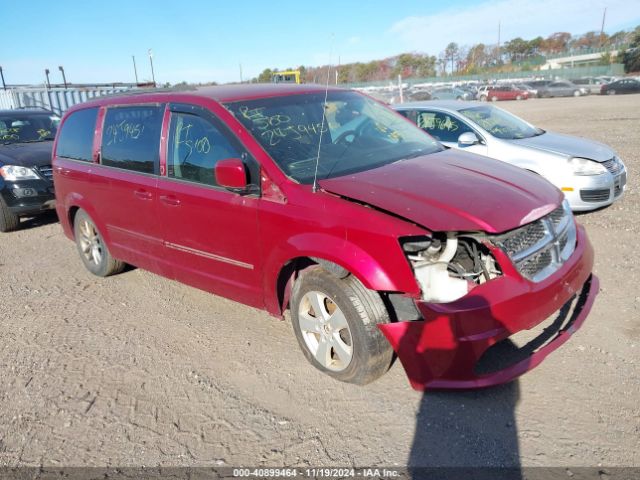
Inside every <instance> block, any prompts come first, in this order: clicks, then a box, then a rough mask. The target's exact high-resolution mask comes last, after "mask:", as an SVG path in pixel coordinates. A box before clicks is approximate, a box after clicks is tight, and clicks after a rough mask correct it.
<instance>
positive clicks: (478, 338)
mask: <svg viewBox="0 0 640 480" xmlns="http://www.w3.org/2000/svg"><path fill="white" fill-rule="evenodd" d="M592 267H593V248H592V247H591V244H590V243H589V240H588V239H587V236H586V234H585V232H584V229H583V228H582V227H579V229H578V243H577V247H576V252H575V253H574V255H573V257H572V258H571V259H570V261H569V262H567V264H566V265H565V266H564V268H563V269H562V270H560V271H558V272H556V273H555V274H554V275H552V276H551V277H549V278H548V279H546V280H544V281H542V282H540V283H532V282H529V281H528V280H525V279H523V278H521V277H520V278H517V277H514V276H510V275H505V276H503V277H502V278H500V279H497V280H493V281H491V282H488V283H485V284H482V285H480V286H478V287H476V288H475V289H473V290H472V291H471V293H470V294H469V295H467V296H466V297H463V298H462V299H460V300H458V301H456V302H452V303H449V304H442V305H436V304H429V303H426V302H416V303H417V306H418V308H419V310H420V312H421V313H422V315H423V318H424V320H423V321H416V322H397V323H393V324H387V325H380V326H379V328H380V330H382V332H383V333H384V335H385V336H386V337H387V339H388V340H389V342H390V343H391V345H392V346H393V348H394V349H395V350H396V352H397V354H398V357H399V358H400V361H401V362H402V365H403V366H404V368H405V371H406V372H407V376H408V377H409V380H410V382H411V385H412V386H413V387H414V388H415V389H417V390H424V389H426V388H477V387H488V386H492V385H497V384H501V383H505V382H508V381H510V380H513V379H514V378H516V377H517V376H519V375H521V374H522V373H524V372H526V371H528V370H531V369H532V368H534V367H535V366H537V365H538V364H539V363H540V362H541V361H542V360H543V359H544V357H546V356H547V355H548V354H549V353H550V352H551V351H553V350H555V349H556V348H558V347H559V346H560V345H562V344H563V343H564V342H565V341H566V340H567V339H568V337H569V335H571V334H572V333H573V332H575V331H576V330H577V329H578V328H580V327H581V326H582V323H583V322H584V320H585V318H586V316H587V314H588V313H589V310H590V309H591V306H592V304H593V301H594V299H595V296H596V294H597V292H598V280H597V278H596V277H592V276H591V269H592ZM583 288H586V289H587V290H588V292H586V294H587V299H586V302H585V303H584V305H583V306H582V309H581V311H580V313H579V315H578V316H577V318H576V319H575V320H574V322H573V324H572V325H571V327H570V328H569V329H568V330H567V331H566V332H563V333H561V334H560V335H559V336H558V337H557V338H556V339H555V340H554V341H552V342H551V343H549V344H547V345H546V346H545V347H543V348H541V349H540V350H538V351H537V352H536V353H534V354H533V355H532V356H530V357H529V358H527V359H526V360H523V361H521V362H519V363H516V364H515V365H511V366H510V367H508V368H506V369H504V370H500V371H498V372H495V373H492V374H488V375H476V374H475V373H474V367H475V366H476V364H477V362H478V361H479V360H480V358H481V357H482V355H483V353H484V352H485V351H486V350H487V349H488V348H489V347H491V346H492V345H494V344H496V343H497V342H499V341H500V340H503V339H505V338H507V337H509V336H510V335H512V334H514V333H516V332H519V331H521V330H525V329H530V328H532V327H534V326H535V325H537V324H539V323H540V322H541V321H542V320H544V319H545V318H547V317H549V316H551V315H552V314H554V312H557V311H558V310H559V309H560V308H561V307H562V306H563V305H564V304H565V303H566V302H567V301H568V300H570V299H571V297H572V296H573V295H574V294H576V293H578V292H580V291H581V290H582V289H583Z"/></svg>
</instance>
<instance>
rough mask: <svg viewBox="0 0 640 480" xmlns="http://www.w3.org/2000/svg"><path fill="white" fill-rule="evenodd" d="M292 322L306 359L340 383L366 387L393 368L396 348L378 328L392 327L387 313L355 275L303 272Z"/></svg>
mask: <svg viewBox="0 0 640 480" xmlns="http://www.w3.org/2000/svg"><path fill="white" fill-rule="evenodd" d="M291 322H292V326H293V331H294V333H295V335H296V338H297V340H298V343H299V345H300V348H301V349H302V353H303V354H304V356H305V357H306V358H307V360H308V361H309V362H310V363H311V364H312V365H313V366H314V367H316V368H317V369H318V370H320V371H321V372H324V373H326V374H327V375H329V376H331V377H333V378H335V379H336V380H339V381H341V382H347V383H354V384H357V385H365V384H367V383H370V382H372V381H374V380H376V379H377V378H379V377H380V376H382V375H383V374H384V373H385V372H386V371H387V370H388V369H389V367H390V366H391V361H392V359H393V349H392V348H391V345H389V342H388V341H387V340H386V338H385V337H384V335H382V332H380V330H379V329H378V327H377V325H378V324H381V323H389V314H388V312H387V309H386V307H385V305H384V303H383V301H382V298H381V297H380V295H379V294H378V293H377V292H375V291H372V290H369V289H367V288H366V287H365V286H364V285H362V283H361V282H360V281H359V280H358V279H357V278H356V277H354V276H353V275H349V276H347V277H345V278H342V279H340V278H338V277H337V276H335V275H333V274H331V273H329V272H327V271H325V270H323V269H322V268H314V269H312V270H308V271H307V272H305V273H304V274H303V275H302V276H301V277H300V278H298V280H297V281H296V282H295V284H294V287H293V292H292V296H291Z"/></svg>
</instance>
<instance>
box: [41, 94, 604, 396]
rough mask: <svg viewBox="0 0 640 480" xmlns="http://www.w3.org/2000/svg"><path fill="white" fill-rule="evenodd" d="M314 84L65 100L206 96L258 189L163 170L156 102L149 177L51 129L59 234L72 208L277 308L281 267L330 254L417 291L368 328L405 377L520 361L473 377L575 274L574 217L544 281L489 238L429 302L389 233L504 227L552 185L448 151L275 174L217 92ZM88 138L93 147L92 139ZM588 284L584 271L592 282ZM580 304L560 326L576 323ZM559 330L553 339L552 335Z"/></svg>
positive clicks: (563, 297)
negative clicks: (472, 274) (413, 310)
mask: <svg viewBox="0 0 640 480" xmlns="http://www.w3.org/2000/svg"><path fill="white" fill-rule="evenodd" d="M319 91H324V87H320V86H313V85H302V86H292V85H283V84H280V85H251V86H246V85H243V86H225V87H217V88H213V89H202V90H199V91H197V92H184V93H175V92H170V93H168V92H161V93H148V94H139V95H130V96H124V97H120V98H114V97H110V98H103V99H97V100H95V101H92V102H88V103H85V104H82V105H78V106H75V107H73V108H72V109H70V110H69V111H68V112H67V114H66V116H65V118H64V119H63V122H62V125H61V128H60V129H59V130H58V132H60V131H61V129H62V128H64V121H65V120H66V118H67V117H68V116H69V115H70V114H72V113H73V112H74V111H76V110H79V109H82V108H87V107H95V106H99V107H105V106H108V105H113V104H117V105H134V104H144V103H156V104H169V103H180V104H191V105H196V106H199V107H202V108H204V109H207V110H209V111H210V112H212V113H213V114H214V115H215V116H217V117H218V119H220V121H222V122H223V123H224V124H225V125H226V126H227V127H228V129H229V130H230V131H231V132H232V133H233V135H235V136H236V138H237V139H238V140H239V141H240V142H241V143H242V145H243V146H244V148H245V149H246V150H247V152H248V153H249V154H250V156H251V157H253V159H255V160H256V161H257V162H258V164H259V168H260V176H261V185H262V189H263V191H262V192H261V195H260V194H251V195H242V194H239V193H237V192H233V191H230V190H226V189H224V188H221V187H208V186H204V185H198V184H195V183H191V182H187V181H181V180H175V179H170V178H167V168H166V165H167V163H166V162H167V158H166V157H167V145H166V142H167V141H168V132H169V120H170V112H169V111H168V110H167V111H165V115H164V117H163V126H162V131H161V142H160V162H159V163H160V165H159V167H160V175H158V176H156V175H147V174H141V173H136V172H130V171H126V170H122V169H119V168H112V167H107V166H103V165H100V164H99V163H91V162H83V161H77V160H70V159H65V158H60V157H57V156H56V148H57V140H56V143H55V144H54V159H53V165H54V182H55V186H56V195H57V206H56V208H57V211H58V216H59V218H60V222H61V225H62V228H63V230H64V232H65V234H66V235H67V236H68V237H69V238H73V229H72V224H71V221H70V212H71V211H72V210H73V209H75V208H83V209H84V210H86V211H87V212H88V213H89V215H90V216H91V217H92V219H93V220H94V221H95V223H96V226H97V227H98V229H99V230H100V231H101V232H102V234H103V236H104V238H105V241H106V243H107V246H108V247H109V249H110V250H111V252H112V253H113V255H114V256H115V257H116V258H120V259H122V260H125V261H127V262H129V263H131V264H133V265H138V266H141V267H143V268H146V269H148V270H150V271H153V272H156V273H159V274H161V275H164V276H167V277H170V278H175V279H178V280H180V281H182V282H184V283H187V284H189V285H193V286H196V287H198V288H201V289H203V290H207V291H210V292H214V293H216V294H219V295H222V296H225V297H228V298H231V299H233V300H236V301H239V302H242V303H245V304H248V305H252V306H255V307H258V308H264V309H266V310H267V311H268V312H270V313H271V314H274V315H280V314H281V313H282V307H283V305H282V301H283V298H284V299H285V301H286V298H287V295H286V292H285V293H284V294H283V289H286V287H285V285H289V286H290V282H289V283H287V282H288V280H289V278H283V273H282V272H283V271H286V266H287V265H288V264H290V263H291V262H294V261H295V260H296V259H298V258H300V257H317V258H322V259H325V260H329V261H331V262H334V263H336V264H338V265H340V266H342V267H343V268H345V269H347V270H348V271H349V272H351V273H352V274H353V275H355V276H356V277H357V278H358V279H360V280H361V281H362V283H363V284H364V285H365V286H366V287H367V288H369V289H372V290H377V291H381V292H399V293H402V294H405V295H406V296H408V297H411V298H412V299H414V300H416V304H417V306H418V308H419V310H420V312H421V313H422V315H423V317H424V320H423V321H416V322H402V321H400V322H398V323H394V324H389V325H384V326H381V327H380V328H381V330H382V331H383V333H384V334H385V335H386V336H387V338H388V339H389V341H390V342H391V344H392V345H393V346H394V348H395V349H396V350H397V351H398V354H399V357H400V360H401V361H402V362H403V365H404V366H405V369H406V370H407V373H408V375H409V378H410V380H411V382H412V384H413V386H414V387H416V388H426V387H443V386H444V387H461V386H462V387H478V386H487V385H490V384H495V383H500V382H502V381H508V379H510V378H513V377H514V376H515V375H517V374H518V372H519V373H522V371H524V370H526V368H525V366H522V365H521V366H518V367H517V368H512V369H511V370H509V371H508V372H506V373H505V372H502V373H501V374H499V375H492V376H490V377H486V378H485V377H482V378H479V377H476V376H474V375H473V366H474V365H475V363H476V362H477V359H478V358H480V356H481V355H482V353H483V352H484V351H485V350H486V349H487V348H488V347H489V346H490V345H493V344H494V343H495V342H496V341H498V340H500V339H502V338H505V337H506V336H508V335H509V334H511V333H513V332H517V331H519V330H522V329H524V328H530V327H531V326H533V325H536V324H538V323H539V322H540V321H542V320H543V319H544V318H545V317H546V316H548V315H549V314H550V313H551V312H553V311H555V310H557V309H558V308H559V307H560V306H561V305H562V304H563V303H565V302H566V301H567V299H568V298H569V297H570V296H571V294H573V292H575V291H577V290H579V288H580V286H582V285H584V284H585V282H587V281H588V280H587V279H588V277H589V275H590V272H591V267H592V264H593V252H592V250H591V246H590V245H589V243H588V240H587V239H586V236H585V234H584V231H583V230H579V234H578V247H577V249H576V252H575V253H574V254H573V256H572V257H571V259H570V261H568V262H567V263H566V264H565V265H564V266H563V267H562V268H561V269H560V270H559V271H558V272H556V273H555V274H554V275H552V276H551V277H549V278H548V279H547V280H545V281H543V282H541V283H539V284H533V283H531V282H529V281H527V280H525V279H523V278H522V277H521V276H520V275H519V274H518V272H517V271H516V270H515V268H514V267H513V265H512V263H511V262H510V260H509V259H508V258H507V257H506V255H505V254H504V253H502V252H501V251H499V250H496V251H494V252H493V253H494V255H495V257H496V259H497V261H498V263H499V264H500V265H501V267H502V270H503V276H502V277H500V278H498V279H496V280H492V281H490V282H487V283H485V284H482V285H480V286H477V287H476V288H475V289H474V290H473V291H472V292H471V293H470V294H469V295H467V296H466V297H463V298H462V299H460V300H458V301H456V302H453V303H450V304H440V305H434V304H427V303H424V302H421V301H419V299H420V296H421V292H420V288H419V286H418V283H417V281H416V279H415V277H414V274H413V271H412V269H411V266H410V264H409V262H408V260H407V258H406V257H405V254H404V253H403V251H402V249H401V247H400V244H399V239H400V238H401V237H405V236H420V235H429V234H430V233H432V232H434V231H456V230H457V231H485V232H489V233H495V232H504V231H507V230H511V229H514V228H516V227H518V226H520V225H521V224H522V223H528V222H531V221H533V220H535V219H536V218H539V217H542V216H543V215H545V214H546V213H548V212H549V211H550V210H551V209H553V208H555V207H556V206H557V205H558V204H559V203H560V202H561V200H562V194H561V193H560V192H559V191H558V190H557V189H555V187H553V186H551V184H549V183H548V182H546V181H544V180H542V179H541V178H540V177H537V176H535V175H532V174H529V173H527V172H524V171H523V170H521V169H519V168H517V167H511V166H509V165H506V164H504V163H503V162H497V161H494V160H490V159H487V158H485V157H479V156H474V155H471V154H465V153H462V152H456V151H452V150H450V151H446V152H441V153H438V154H433V155H428V156H425V157H420V158H415V159H409V160H403V161H401V162H396V163H395V164H390V165H386V166H384V167H380V168H376V169H373V170H369V171H366V172H361V173H358V174H354V175H348V176H345V177H340V178H333V179H330V180H322V181H321V182H320V186H321V187H322V188H321V189H320V190H319V191H318V192H316V193H313V192H312V189H311V186H310V185H301V184H298V183H296V182H294V181H292V180H290V179H289V178H287V177H286V176H285V175H284V174H283V172H282V171H281V170H280V169H279V168H278V167H277V165H276V164H275V162H274V161H273V160H272V159H271V158H270V157H269V155H268V154H267V153H266V152H265V151H264V150H263V149H262V148H261V146H260V145H259V144H258V143H257V142H256V140H255V139H254V138H253V137H252V136H251V134H250V133H249V132H248V131H247V130H246V129H245V128H244V127H243V126H242V125H241V124H240V123H239V122H238V121H237V120H236V119H235V117H234V116H233V115H232V114H231V113H230V112H229V111H228V110H227V109H226V108H224V107H223V106H222V105H221V104H220V103H219V102H231V101H238V100H247V99H252V98H263V97H268V96H280V95H296V94H303V93H308V92H319ZM102 118H103V115H102V114H100V115H99V117H98V121H97V125H96V133H97V135H98V138H99V137H100V133H101V128H102ZM93 147H94V152H93V153H94V156H93V158H94V160H97V159H98V154H99V149H100V142H99V141H95V142H94V144H93ZM353 200H355V201H353ZM525 219H526V221H525ZM594 285H597V281H596V280H595V279H594V280H592V282H591V290H592V291H593V290H594V288H595V287H594ZM593 295H595V293H592V294H591V296H590V297H589V299H590V302H592V301H593ZM589 305H590V303H589ZM284 307H286V305H284ZM586 310H587V311H588V308H586ZM584 315H586V313H584ZM584 315H583V316H582V317H581V319H580V320H579V321H576V322H575V323H574V327H572V328H577V327H579V325H580V324H581V322H582V320H583V319H584ZM562 338H563V340H562V341H564V338H565V337H562ZM559 343H560V339H557V340H556V341H555V342H554V343H553V345H558V344H559ZM545 348H548V347H545ZM554 348H555V347H554ZM541 352H542V351H540V352H538V353H537V354H536V355H537V356H536V357H535V359H532V360H531V361H530V362H529V363H528V364H527V366H526V367H529V368H531V365H534V364H537V363H539V361H540V360H541V358H542V357H543V356H544V355H546V353H544V354H543V353H541ZM544 352H548V350H544Z"/></svg>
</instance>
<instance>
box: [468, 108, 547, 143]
mask: <svg viewBox="0 0 640 480" xmlns="http://www.w3.org/2000/svg"><path fill="white" fill-rule="evenodd" d="M460 113H461V114H462V115H464V116H465V117H467V118H468V119H470V120H472V121H474V122H475V123H477V124H478V125H480V126H481V127H482V128H484V129H485V130H486V131H487V132H489V133H490V134H491V135H493V136H494V137H497V138H502V139H505V140H517V139H519V138H529V137H535V136H536V135H541V134H542V133H544V130H541V129H539V128H536V127H534V126H532V125H529V124H528V123H527V122H525V121H524V120H521V119H519V118H518V117H516V116H515V115H511V114H510V113H508V112H505V111H504V110H501V109H499V108H496V107H493V106H491V105H482V106H479V107H472V108H465V109H462V110H460Z"/></svg>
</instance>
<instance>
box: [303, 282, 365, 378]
mask: <svg viewBox="0 0 640 480" xmlns="http://www.w3.org/2000/svg"><path fill="white" fill-rule="evenodd" d="M298 322H299V324H300V330H301V331H302V337H303V338H304V342H305V344H306V346H307V348H308V349H309V351H310V352H311V354H312V355H313V356H314V358H315V359H316V360H317V361H318V363H320V365H322V366H323V367H324V368H326V369H328V370H332V371H335V372H339V371H342V370H344V369H346V368H347V367H348V366H349V363H351V359H352V358H353V337H352V335H351V330H350V329H349V324H348V323H347V319H346V318H345V316H344V313H343V312H342V310H341V309H340V307H338V305H337V304H336V303H335V302H334V301H333V299H331V297H329V296H328V295H326V294H325V293H322V292H318V291H310V292H307V293H306V294H305V295H304V297H303V298H302V301H301V302H300V307H299V311H298Z"/></svg>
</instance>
